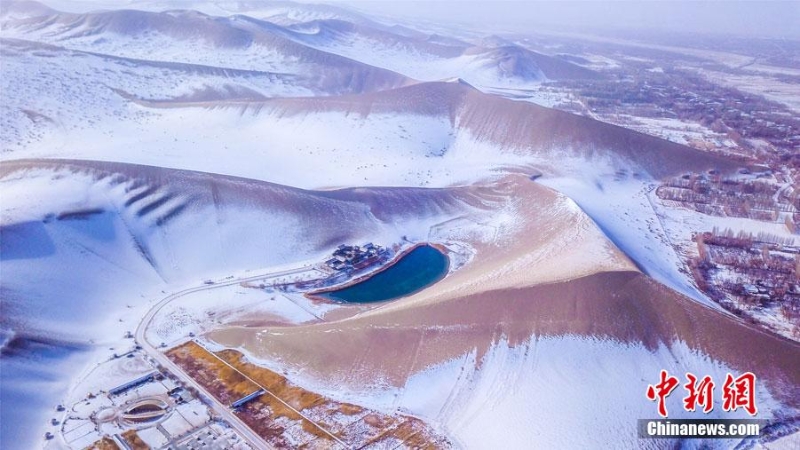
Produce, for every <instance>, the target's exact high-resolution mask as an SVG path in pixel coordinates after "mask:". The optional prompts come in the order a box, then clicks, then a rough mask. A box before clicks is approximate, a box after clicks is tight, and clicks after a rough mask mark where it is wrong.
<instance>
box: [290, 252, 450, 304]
mask: <svg viewBox="0 0 800 450" xmlns="http://www.w3.org/2000/svg"><path fill="white" fill-rule="evenodd" d="M424 246H429V247H432V248H434V249H435V250H437V251H438V252H440V253H442V255H444V257H445V259H446V261H447V266H446V268H445V273H444V276H443V277H442V278H440V279H438V280H436V281H435V282H434V283H436V282H439V281H441V280H442V279H443V278H444V277H446V276H447V274H448V273H449V272H450V256H449V253H450V249H448V248H447V247H446V246H444V245H442V244H438V243H433V242H418V243H416V244H414V245H412V246H411V247H409V248H407V249H405V250H403V251H401V252H400V253H398V254H396V255H395V256H394V258H392V259H391V260H389V261H388V262H387V263H386V264H384V265H383V266H381V267H379V268H377V269H375V270H374V271H372V272H369V273H365V274H363V275H361V276H358V277H356V278H353V279H352V280H348V281H346V282H345V283H342V284H337V285H334V286H327V287H324V288H321V289H317V290H315V291H312V292H305V293H303V296H305V297H306V298H308V299H310V300H313V301H322V302H327V303H333V304H356V302H345V301H335V300H332V299H330V298H327V297H323V296H322V295H320V294H326V293H328V292H334V291H340V290H343V289H347V288H349V287H351V286H355V285H357V284H359V283H363V282H365V281H367V280H369V279H370V278H372V277H374V276H375V275H378V274H379V273H381V272H383V271H385V270H387V269H390V268H391V267H393V266H394V265H395V264H397V263H398V262H400V261H401V260H402V259H403V258H404V257H405V256H406V255H408V254H409V253H411V252H412V251H414V250H416V249H417V248H419V247H424ZM426 287H427V286H426ZM422 289H424V288H422ZM419 291H420V290H416V291H413V292H411V293H409V294H406V295H402V296H400V297H395V298H394V299H388V300H381V301H375V302H364V304H367V303H382V302H387V301H392V300H397V299H398V298H403V297H408V296H409V295H413V294H415V293H417V292H419Z"/></svg>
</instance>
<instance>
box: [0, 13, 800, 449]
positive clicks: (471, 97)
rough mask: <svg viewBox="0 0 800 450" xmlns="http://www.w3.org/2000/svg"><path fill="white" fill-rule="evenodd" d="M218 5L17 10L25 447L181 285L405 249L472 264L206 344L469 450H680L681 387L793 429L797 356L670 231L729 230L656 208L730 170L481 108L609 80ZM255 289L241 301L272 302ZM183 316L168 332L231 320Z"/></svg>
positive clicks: (201, 306)
mask: <svg viewBox="0 0 800 450" xmlns="http://www.w3.org/2000/svg"><path fill="white" fill-rule="evenodd" d="M172 3H173V2H169V1H167V2H164V3H162V4H163V5H166V4H172ZM180 4H181V5H184V6H181V7H185V4H183V3H180ZM197 7H198V8H202V9H204V10H205V11H206V12H207V13H208V14H204V13H200V12H197V11H187V10H173V11H159V10H161V9H163V8H160V7H158V5H155V4H154V5H150V9H152V11H150V12H144V11H131V10H124V11H100V12H89V13H60V12H57V11H55V10H52V9H50V8H47V7H45V6H43V5H41V4H38V3H35V2H11V1H9V2H3V3H2V5H0V27H1V30H0V39H2V42H0V52H2V57H3V64H0V90H2V92H3V100H2V102H0V116H2V118H0V126H2V129H3V133H2V136H0V159H2V167H0V191H1V192H2V196H3V201H2V205H0V212H2V215H1V216H0V233H1V235H0V260H2V265H3V267H2V270H3V274H2V286H0V294H2V308H3V315H2V319H1V320H2V329H1V330H0V331H1V332H2V342H3V344H2V355H3V356H2V357H3V362H2V363H3V371H2V372H0V374H1V375H2V387H3V390H2V398H1V399H0V405H2V408H3V410H2V415H3V417H4V420H3V422H2V430H0V432H2V435H3V440H4V443H6V442H9V441H8V439H13V440H14V441H15V442H17V443H19V447H29V446H32V445H34V444H33V442H34V440H35V439H36V438H37V437H38V436H40V435H41V433H40V432H38V431H33V430H32V428H35V427H37V426H38V425H39V424H45V423H46V420H47V419H48V417H47V411H48V410H49V409H50V408H52V407H53V406H54V405H55V404H56V403H58V402H59V401H61V400H63V399H64V396H65V395H67V392H68V390H69V388H70V386H71V385H72V384H73V383H74V382H75V381H76V379H77V378H78V374H80V373H81V372H82V371H84V370H85V369H86V368H87V365H88V364H90V363H94V362H97V361H99V360H102V359H103V358H107V357H109V354H110V353H112V352H115V351H119V349H123V350H124V349H126V348H128V347H130V346H131V345H133V342H132V341H131V340H130V339H127V340H126V339H124V338H123V333H124V332H125V331H132V330H133V329H135V328H136V326H137V325H138V323H139V320H140V319H141V317H143V315H144V313H145V312H146V310H147V309H148V308H149V307H150V306H151V305H153V303H154V302H155V301H157V300H159V299H161V298H164V297H165V296H166V295H167V294H168V293H170V292H176V291H178V290H181V289H183V288H186V287H191V286H197V285H200V284H202V283H203V282H204V280H207V279H222V278H225V277H228V276H230V275H242V274H244V273H248V271H256V270H258V269H273V270H274V269H275V268H278V267H292V266H293V265H295V266H296V265H303V264H307V263H309V262H312V261H321V260H322V259H323V258H324V257H325V256H326V255H328V254H329V252H330V251H331V249H332V248H334V247H335V246H337V245H338V244H341V243H344V242H356V243H360V242H363V241H373V242H376V243H378V244H383V245H391V244H393V243H398V242H400V241H402V240H404V239H409V240H412V241H433V242H439V243H445V244H446V245H451V246H452V247H453V248H457V249H458V251H459V252H460V253H459V255H458V258H459V259H458V260H457V261H456V262H457V264H454V265H453V266H451V268H452V269H453V270H452V271H451V272H450V273H449V275H448V276H447V277H446V278H445V279H444V280H442V281H440V282H439V283H437V284H436V285H434V286H433V287H431V288H429V289H426V290H424V291H422V292H420V293H418V294H415V295H413V296H411V297H407V298H404V299H401V300H398V301H395V302H391V303H388V304H383V305H378V306H376V305H357V306H339V307H337V306H333V305H329V306H330V308H328V307H327V306H326V307H324V308H323V307H320V308H317V309H315V310H314V311H313V312H314V314H311V313H310V312H309V311H298V309H297V308H296V307H298V305H297V304H291V303H290V302H289V301H288V300H287V301H275V302H272V303H270V302H266V301H264V302H263V305H260V306H259V308H256V309H257V310H258V311H257V312H258V314H254V315H252V316H249V317H246V318H243V317H241V316H239V319H241V320H237V321H235V322H236V323H226V322H224V321H221V322H210V323H207V324H204V326H203V327H198V328H197V330H199V331H207V330H209V329H211V328H219V329H218V330H216V331H214V332H213V333H211V334H210V336H209V337H210V339H212V340H214V341H215V342H216V343H218V344H224V345H228V346H232V347H237V348H241V349H242V350H243V351H245V352H246V353H247V354H248V355H249V356H250V357H251V358H253V359H255V360H257V361H259V362H260V363H262V364H265V365H267V366H270V367H273V368H275V369H276V370H279V371H281V372H283V371H284V370H286V371H288V373H289V375H290V378H291V379H292V381H293V382H297V383H299V384H301V385H302V386H304V387H306V388H312V389H315V390H319V391H321V392H324V393H326V394H328V395H331V396H333V397H337V396H338V397H341V398H343V399H346V400H348V401H353V402H356V403H362V404H365V405H370V406H374V407H376V408H380V409H386V410H393V409H395V408H403V409H406V410H408V411H410V412H411V413H414V414H417V415H420V416H422V417H424V418H426V419H427V420H429V421H431V423H432V424H435V425H436V426H439V427H441V428H442V429H444V430H446V431H447V432H449V433H450V434H451V435H452V437H453V438H454V439H455V441H456V442H458V443H461V444H464V445H467V446H471V447H482V448H490V447H495V446H497V445H498V444H499V443H500V442H501V441H503V442H506V443H508V444H507V445H509V446H517V447H526V446H528V444H529V443H531V442H535V443H537V446H541V447H562V448H595V447H615V448H635V447H639V446H642V445H652V446H653V447H658V448H660V447H663V446H666V445H669V443H665V442H658V441H648V442H645V443H643V442H642V441H639V440H637V439H636V437H635V436H634V435H633V434H632V433H633V432H632V431H631V430H635V419H638V418H643V417H652V416H654V415H655V413H654V411H655V407H654V405H651V404H649V403H647V402H646V400H645V399H644V388H645V386H646V385H647V384H649V383H652V382H655V381H656V377H657V376H658V371H659V370H660V369H662V368H666V369H668V370H670V371H671V372H673V373H674V374H675V375H678V376H682V375H683V372H685V371H692V372H695V373H697V374H700V375H706V374H709V375H714V376H715V380H716V381H720V380H721V378H722V377H723V376H724V373H725V372H726V371H733V372H743V371H746V370H753V371H755V372H756V373H757V374H758V376H759V385H758V387H759V390H758V393H757V395H758V404H759V408H760V409H761V411H763V414H764V416H763V417H767V418H770V419H780V418H781V417H797V416H798V414H800V411H798V409H800V405H799V404H798V398H800V392H798V386H800V379H798V377H800V347H798V344H796V343H793V342H789V341H786V340H783V339H780V338H777V337H774V336H772V335H768V334H765V333H762V332H760V331H758V330H756V329H754V328H753V327H751V326H750V325H747V324H744V323H741V322H740V321H738V320H737V319H735V318H733V317H730V316H727V315H725V314H723V313H721V312H719V311H716V310H712V309H711V308H708V307H707V305H708V302H707V301H706V299H705V297H704V296H703V295H702V294H700V293H699V292H698V291H697V290H696V289H695V288H694V285H693V282H692V280H691V279H690V278H689V277H688V276H687V275H686V274H685V273H683V272H682V271H681V269H682V268H683V263H682V260H681V258H680V256H679V255H677V254H676V253H675V250H674V247H673V243H671V242H670V239H673V238H674V237H675V236H677V235H678V234H680V236H681V239H682V240H684V241H685V240H686V239H687V236H688V235H689V234H690V233H691V231H692V230H681V232H680V233H676V232H675V231H674V228H675V227H677V226H682V224H692V226H693V227H701V226H706V224H708V223H710V222H709V221H708V220H705V221H704V220H699V219H698V216H699V213H695V212H690V211H678V212H673V213H671V215H668V214H665V213H663V211H661V209H660V208H661V205H659V204H658V201H657V199H654V198H653V195H651V189H652V186H653V185H655V183H657V182H658V181H659V180H660V179H663V178H664V177H667V176H676V175H680V174H682V173H685V172H687V171H696V172H700V171H707V170H710V169H719V170H722V171H730V170H733V169H735V168H736V166H737V163H735V162H732V161H729V160H727V159H725V158H722V157H720V156H717V155H712V154H708V153H704V152H701V151H697V150H693V149H691V148H689V147H686V146H683V145H679V144H675V143H670V142H667V141H664V140H661V139H657V138H654V137H650V136H646V135H644V134H640V133H636V132H633V131H630V130H626V129H624V128H620V127H616V126H612V125H608V124H604V123H601V122H598V121H595V120H592V119H589V118H585V117H579V116H574V115H570V114H568V113H565V112H559V111H555V110H551V109H547V108H543V107H540V106H537V105H534V104H530V103H527V102H516V101H512V100H509V99H504V98H500V97H497V96H494V95H490V94H487V93H484V92H482V91H481V90H480V89H483V88H487V87H509V86H511V87H516V88H519V87H524V85H527V84H530V83H539V82H540V81H541V80H542V79H559V78H575V77H593V76H596V75H595V74H594V73H593V72H590V71H587V70H585V69H582V68H580V67H578V66H575V65H573V64H569V63H566V62H564V61H561V60H558V59H556V58H551V57H549V56H547V55H541V54H538V53H535V52H531V51H529V50H527V49H525V48H522V47H520V46H518V45H516V44H514V43H512V42H508V41H506V40H504V39H502V38H500V37H496V36H489V37H487V38H486V39H483V40H481V41H479V42H465V41H464V40H460V39H456V38H452V37H448V36H439V35H430V34H427V33H424V32H420V31H417V30H412V29H409V28H407V27H404V26H399V25H398V26H392V25H385V24H381V23H379V22H377V21H373V20H370V19H367V18H365V17H362V16H361V15H358V14H354V13H350V12H347V11H345V10H342V9H340V8H335V7H324V6H316V5H300V6H298V5H294V4H291V3H288V2H285V3H284V2H278V3H270V4H268V5H264V4H250V5H248V4H237V5H232V4H228V3H225V2H223V3H215V2H204V3H202V4H197ZM245 11H251V12H252V11H255V12H253V13H252V14H251V13H248V14H250V16H243V15H237V14H240V13H242V12H245ZM258 11H260V13H256V12H258ZM444 77H453V78H452V79H451V80H449V81H432V80H437V79H439V78H444ZM531 178H534V179H531ZM676 224H681V225H676ZM687 242H688V243H687ZM687 242H681V245H683V247H684V248H685V247H687V246H690V244H691V242H690V241H687ZM642 272H644V273H642ZM654 280H656V281H654ZM657 281H659V282H661V283H664V285H662V284H659V283H658V282H657ZM665 285H666V286H665ZM667 286H668V287H667ZM670 288H671V289H670ZM237 289H245V288H244V287H242V286H232V289H231V292H228V291H226V294H225V295H227V297H224V298H229V299H233V298H234V297H236V298H237V300H236V301H239V303H236V301H234V300H231V302H232V303H236V305H239V306H240V304H244V303H242V302H246V301H252V302H258V301H259V299H263V296H262V294H264V293H263V292H261V291H254V292H256V294H253V295H251V296H242V297H241V298H239V297H238V295H239V294H238V293H237V292H235V291H236V290H237ZM676 291H677V292H676ZM220 292H221V291H220ZM232 292H233V293H232ZM678 292H680V293H678ZM205 294H209V293H208V292H206V293H205ZM682 294H685V295H686V296H684V295H682ZM687 296H688V297H687ZM244 297H247V299H245V300H242V299H243V298H244ZM689 297H691V299H690V298H689ZM184 300H185V302H186V303H185V304H184V303H180V304H179V303H175V304H174V305H171V307H172V309H170V308H166V309H165V311H167V313H165V314H164V315H163V316H159V317H157V320H156V326H155V327H154V328H153V329H152V330H148V332H149V333H153V335H154V336H157V337H162V338H164V339H172V338H175V336H173V334H176V335H177V334H180V332H183V331H185V329H183V328H181V326H180V324H177V323H171V322H170V320H171V318H172V317H173V316H170V314H171V313H173V312H174V313H175V317H177V315H178V312H180V313H181V314H183V313H185V315H186V317H185V318H187V320H195V319H197V318H198V317H200V316H202V314H205V313H206V312H208V311H210V310H213V311H214V312H215V313H217V312H224V311H223V310H224V307H225V305H221V304H217V302H215V297H213V296H210V295H206V296H196V297H187V298H185V299H184ZM195 300H196V301H197V304H192V301H195ZM704 301H705V302H706V303H707V305H701V304H700V303H699V302H704ZM239 306H236V308H238V307H239ZM181 308H183V309H181ZM179 310H180V311H179ZM228 312H229V313H230V311H228ZM192 314H194V316H192ZM233 315H235V314H233ZM220 316H223V314H220ZM245 319H246V320H245ZM198 320H199V319H198ZM32 380H37V381H32ZM81 386H84V385H81ZM435 387H436V388H438V389H435ZM434 391H435V392H437V394H435V395H434V394H433V392H434ZM677 400H678V399H677V396H673V398H671V399H670V402H671V403H670V404H671V412H674V411H677V410H678V409H680V405H679V404H677V403H676V402H677ZM592 404H594V405H597V406H594V407H593V406H591V405H592ZM634 405H635V406H634ZM651 407H652V408H651ZM595 408H596V409H595ZM601 409H602V410H601ZM9 411H13V414H14V416H13V417H16V418H17V419H18V420H16V421H13V420H7V419H5V418H7V417H9V414H12V413H10V412H9ZM718 412H719V405H718V407H717V413H718ZM726 417H727V416H726ZM19 424H22V425H24V426H22V427H21V426H19ZM716 443H717V444H720V445H723V446H725V445H730V444H735V443H730V442H725V441H717V442H716ZM28 444H30V445H28ZM681 445H685V446H691V445H694V444H691V443H683V444H681Z"/></svg>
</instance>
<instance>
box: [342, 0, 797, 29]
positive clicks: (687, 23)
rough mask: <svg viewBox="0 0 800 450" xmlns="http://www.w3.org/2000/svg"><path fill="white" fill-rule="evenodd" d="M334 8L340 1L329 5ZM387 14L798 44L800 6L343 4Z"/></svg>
mask: <svg viewBox="0 0 800 450" xmlns="http://www.w3.org/2000/svg"><path fill="white" fill-rule="evenodd" d="M329 2H330V3H336V0H330V1H329ZM340 3H345V4H350V5H353V6H355V7H357V8H360V9H363V10H367V11H375V12H378V13H383V14H388V15H390V14H397V15H405V16H412V17H425V18H429V19H432V20H435V21H444V20H454V21H459V22H465V23H472V24H485V25H487V26H490V27H491V26H506V27H514V28H525V27H527V26H542V25H546V26H552V27H559V28H569V29H570V30H569V31H574V32H580V31H582V30H585V29H587V28H618V29H637V30H647V29H652V30H668V31H689V32H712V33H727V34H737V35H747V36H770V37H791V38H794V39H800V1H731V0H727V1H720V0H718V1H688V0H683V1H652V0H651V1H598V0H594V1H552V0H551V1H536V0H526V1H519V0H518V1H507V0H506V1H493V2H475V1H454V0H434V1H399V2H398V1H383V0H371V1H360V0H342V1H341V2H340Z"/></svg>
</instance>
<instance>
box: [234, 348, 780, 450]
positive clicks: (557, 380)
mask: <svg viewBox="0 0 800 450" xmlns="http://www.w3.org/2000/svg"><path fill="white" fill-rule="evenodd" d="M220 348H221V347H220ZM239 350H241V351H245V353H247V350H246V349H239ZM248 359H250V360H251V361H254V362H256V363H259V364H262V365H264V366H266V367H269V368H270V369H271V370H276V371H283V373H287V368H286V366H285V365H282V364H281V363H280V362H276V361H271V360H270V361H267V360H259V359H258V358H257V357H254V356H252V355H248ZM587 368H591V369H587ZM662 369H664V370H667V371H668V372H669V374H671V375H675V376H677V377H678V378H679V379H680V380H681V383H682V384H683V383H685V379H684V374H685V373H686V372H692V373H694V374H696V375H700V376H705V375H710V376H711V377H712V379H713V380H715V382H718V383H721V381H722V380H724V379H725V376H726V374H727V373H733V374H738V372H737V371H736V370H733V369H731V368H730V367H728V366H726V365H725V364H724V363H721V362H719V361H716V360H715V359H714V358H713V357H710V356H709V355H706V354H702V353H700V352H697V351H694V350H691V349H690V348H689V347H688V346H687V345H686V344H685V343H683V342H680V341H676V342H673V343H671V345H669V346H665V345H661V346H659V347H658V348H657V349H648V348H645V347H644V346H642V345H641V344H631V343H623V342H617V341H614V340H607V339H594V338H585V337H580V336H570V335H565V336H559V337H547V336H544V337H538V338H536V337H534V338H531V339H530V340H529V341H527V342H522V343H516V344H514V345H512V344H510V343H509V342H508V341H507V340H506V339H500V340H499V341H498V342H497V343H495V344H494V345H493V346H492V347H491V349H490V350H489V351H488V352H487V353H486V354H485V355H483V356H482V357H481V358H478V357H477V356H476V354H475V352H469V353H466V354H463V355H462V356H460V357H457V358H454V359H451V360H448V361H444V362H441V363H439V364H436V365H433V366H430V367H426V368H423V369H421V370H418V371H416V372H415V373H414V375H412V376H411V377H410V378H409V379H408V381H407V382H406V383H405V385H403V386H402V387H399V388H394V387H391V386H389V385H388V384H387V383H385V382H382V381H381V380H380V379H376V380H374V382H373V383H371V384H370V385H366V386H361V387H359V388H358V389H353V388H347V387H343V386H342V385H341V384H336V386H335V387H331V386H330V385H329V384H328V382H327V381H326V380H323V379H319V378H317V377H313V376H309V375H308V374H306V373H303V372H302V371H296V370H292V369H288V377H289V379H290V380H292V382H294V383H298V384H300V385H302V386H303V387H304V388H306V389H310V390H313V391H315V392H319V393H322V394H324V395H326V396H328V397H330V398H332V399H334V400H338V401H343V402H351V403H355V404H359V405H364V406H366V407H369V408H374V409H377V410H380V411H384V412H387V413H392V412H395V411H398V410H399V411H402V412H404V413H411V414H413V415H416V416H418V417H421V418H423V419H425V420H426V421H428V422H429V423H431V424H432V425H434V426H436V427H441V429H442V430H443V431H445V432H446V433H448V435H449V436H451V437H452V438H453V439H454V441H455V442H457V443H458V444H460V445H463V446H464V447H467V448H493V447H495V446H496V445H498V443H500V442H502V443H503V446H507V447H508V448H526V447H527V446H529V445H530V444H531V443H532V442H537V443H541V442H547V443H548V446H550V447H552V448H612V447H613V448H642V445H645V446H646V448H663V447H664V446H668V445H669V441H666V440H653V441H642V440H641V439H640V438H639V437H638V434H637V428H636V421H637V419H643V418H657V417H658V413H657V409H656V404H655V403H654V402H649V401H647V400H646V398H645V393H646V390H647V386H648V385H650V384H655V383H656V382H657V380H658V374H659V372H660V370H662ZM621 384H624V389H623V388H621V387H622V386H621ZM717 386H719V384H718V385H717ZM679 389H681V391H680V392H679V391H678V390H676V391H675V394H674V395H671V396H670V397H668V399H667V410H668V412H669V418H670V419H689V418H703V419H711V418H725V419H730V418H741V419H746V418H751V417H750V416H749V415H748V414H747V413H746V412H744V411H742V410H739V411H736V412H726V411H723V410H722V398H721V395H720V394H719V392H716V394H717V395H716V396H715V398H714V410H713V411H712V412H711V413H709V414H703V413H702V412H699V411H698V412H696V413H693V412H687V411H685V410H684V409H683V405H682V398H683V397H684V391H683V388H682V387H680V388H679ZM756 403H757V404H758V405H759V408H760V411H762V412H764V411H770V413H767V414H766V415H765V414H761V415H759V418H761V419H767V420H774V419H776V418H778V417H780V416H776V415H775V413H778V414H784V413H786V414H788V415H790V416H791V414H793V412H791V411H787V410H785V409H783V408H782V407H781V405H780V403H779V402H778V401H776V400H775V399H774V398H773V393H771V392H770V391H769V390H768V389H767V388H766V387H765V386H764V385H763V384H757V389H756ZM737 443H738V440H704V441H695V440H687V441H684V442H683V445H687V446H689V448H730V447H731V446H733V445H736V444H737Z"/></svg>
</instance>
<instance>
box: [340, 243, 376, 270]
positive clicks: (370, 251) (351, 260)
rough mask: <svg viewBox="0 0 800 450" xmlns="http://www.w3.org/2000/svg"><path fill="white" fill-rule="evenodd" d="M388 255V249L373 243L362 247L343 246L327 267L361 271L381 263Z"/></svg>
mask: <svg viewBox="0 0 800 450" xmlns="http://www.w3.org/2000/svg"><path fill="white" fill-rule="evenodd" d="M387 254H388V250H387V249H385V248H384V247H381V246H380V245H375V244H373V243H371V242H368V243H366V244H364V245H362V246H358V245H345V244H342V245H340V246H339V247H337V248H336V250H335V251H334V252H333V257H332V258H331V259H329V260H327V261H325V265H326V266H328V267H330V268H331V269H333V270H336V271H348V270H360V269H364V268H367V267H369V266H371V265H373V264H376V263H378V262H380V261H381V259H383V258H384V257H385V256H386V255H387Z"/></svg>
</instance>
